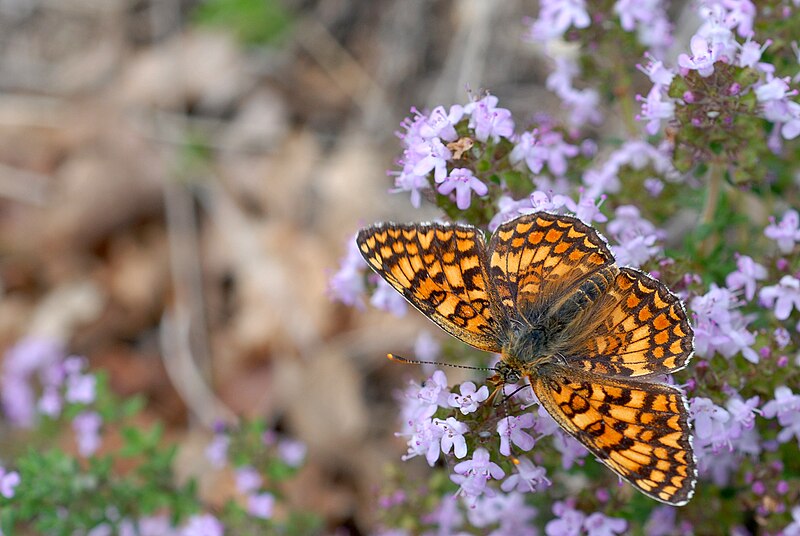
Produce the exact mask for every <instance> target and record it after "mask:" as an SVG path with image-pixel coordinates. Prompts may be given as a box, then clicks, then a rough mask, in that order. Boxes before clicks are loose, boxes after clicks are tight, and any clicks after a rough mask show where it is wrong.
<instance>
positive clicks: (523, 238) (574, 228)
mask: <svg viewBox="0 0 800 536" xmlns="http://www.w3.org/2000/svg"><path fill="white" fill-rule="evenodd" d="M488 257H489V275H490V277H491V279H492V284H493V287H494V290H495V292H496V294H497V301H498V302H499V303H501V304H502V305H503V307H504V308H505V309H506V310H508V311H510V312H511V313H512V314H513V315H514V316H522V317H524V318H525V319H526V320H529V321H530V320H532V318H535V317H536V316H538V315H542V314H545V313H546V312H547V310H548V309H549V308H551V307H552V306H553V305H554V302H556V301H558V300H559V299H560V298H563V297H565V296H567V295H568V294H569V292H570V291H571V290H573V289H574V288H575V287H576V286H577V285H578V284H579V283H580V281H581V280H582V279H584V278H585V277H586V276H587V275H588V274H591V273H593V272H595V271H597V270H599V269H601V268H603V267H605V266H609V265H612V264H613V263H614V257H612V255H611V252H610V251H609V250H608V246H607V245H606V243H605V241H604V240H603V239H602V238H600V236H599V235H598V234H597V232H596V231H595V230H594V229H592V228H591V227H589V226H588V225H586V224H584V223H583V222H581V221H580V220H578V219H577V218H572V217H570V216H556V215H553V214H548V213H545V212H538V213H535V214H527V215H524V216H520V217H519V218H517V219H514V220H511V221H509V222H506V223H504V224H503V225H501V226H500V227H498V228H497V230H496V231H495V233H494V235H492V239H491V241H490V242H489V254H488Z"/></svg>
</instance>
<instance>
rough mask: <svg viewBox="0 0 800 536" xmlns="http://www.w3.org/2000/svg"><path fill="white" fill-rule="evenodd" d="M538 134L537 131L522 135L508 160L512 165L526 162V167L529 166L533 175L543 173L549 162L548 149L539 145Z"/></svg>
mask: <svg viewBox="0 0 800 536" xmlns="http://www.w3.org/2000/svg"><path fill="white" fill-rule="evenodd" d="M537 134H538V132H537V131H535V130H534V131H533V132H523V133H522V134H520V137H519V140H518V141H517V143H516V144H515V145H514V148H513V149H511V153H510V154H509V155H508V159H509V160H510V161H511V163H512V164H516V163H518V162H521V161H523V160H525V165H527V166H528V169H529V170H530V171H531V173H536V174H538V173H539V172H540V171H542V168H543V167H544V163H545V161H546V160H547V149H545V148H544V147H542V145H541V144H540V143H539V139H538V138H537Z"/></svg>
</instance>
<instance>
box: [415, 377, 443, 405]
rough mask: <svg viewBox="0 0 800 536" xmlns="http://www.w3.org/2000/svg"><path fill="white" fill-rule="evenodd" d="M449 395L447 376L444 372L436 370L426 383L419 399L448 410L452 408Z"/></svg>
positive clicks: (420, 391)
mask: <svg viewBox="0 0 800 536" xmlns="http://www.w3.org/2000/svg"><path fill="white" fill-rule="evenodd" d="M449 395H450V391H448V389H447V376H446V375H445V373H444V371H441V370H436V371H434V372H433V374H432V375H431V377H430V378H428V379H427V380H426V381H425V383H424V385H423V386H422V388H421V389H420V390H419V393H418V394H417V397H418V398H419V399H420V400H422V401H423V402H426V403H428V404H435V405H438V406H439V407H442V408H447V407H450V406H449V404H448V397H449Z"/></svg>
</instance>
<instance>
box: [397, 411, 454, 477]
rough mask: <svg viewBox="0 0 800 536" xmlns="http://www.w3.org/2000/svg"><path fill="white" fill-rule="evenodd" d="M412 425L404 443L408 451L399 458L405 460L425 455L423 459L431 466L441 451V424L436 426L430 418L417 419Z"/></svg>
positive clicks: (442, 431) (442, 432)
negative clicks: (408, 436)
mask: <svg viewBox="0 0 800 536" xmlns="http://www.w3.org/2000/svg"><path fill="white" fill-rule="evenodd" d="M412 426H413V428H412V432H411V433H410V434H406V435H410V436H411V437H410V438H409V440H408V442H407V443H406V444H407V445H408V452H406V453H405V454H403V456H402V457H401V459H402V460H403V461H406V460H410V459H411V458H415V457H417V456H425V461H427V462H428V465H430V466H431V467H433V464H435V463H436V460H438V459H439V454H440V453H441V448H440V445H441V438H442V435H443V434H444V430H443V429H442V427H441V426H437V425H436V423H435V422H434V421H433V420H432V419H425V420H420V421H417V422H415V423H413V425H412ZM398 435H400V434H398Z"/></svg>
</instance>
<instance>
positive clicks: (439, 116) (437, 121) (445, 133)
mask: <svg viewBox="0 0 800 536" xmlns="http://www.w3.org/2000/svg"><path fill="white" fill-rule="evenodd" d="M462 115H463V108H462V107H460V106H452V107H451V108H450V113H448V112H446V111H445V109H444V106H437V107H436V108H434V109H433V110H432V111H431V113H430V114H429V115H428V117H427V118H425V120H424V121H423V123H422V124H421V125H420V126H419V134H420V136H422V137H423V138H433V137H437V136H438V137H439V138H441V139H443V140H445V141H455V140H456V139H457V138H458V134H457V133H456V129H455V125H456V124H457V123H458V122H459V121H460V120H461V116H462Z"/></svg>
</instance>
